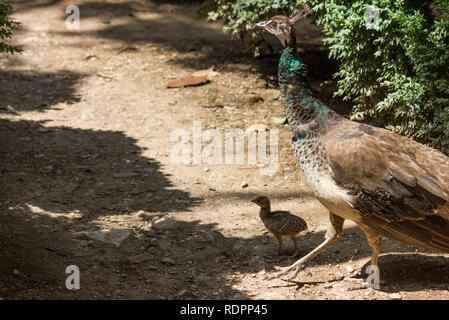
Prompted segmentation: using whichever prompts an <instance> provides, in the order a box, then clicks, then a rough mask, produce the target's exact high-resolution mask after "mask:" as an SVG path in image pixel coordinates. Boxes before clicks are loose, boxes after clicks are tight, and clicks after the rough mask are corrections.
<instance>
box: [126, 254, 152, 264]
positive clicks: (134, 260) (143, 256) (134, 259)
mask: <svg viewBox="0 0 449 320" xmlns="http://www.w3.org/2000/svg"><path fill="white" fill-rule="evenodd" d="M151 258H153V255H151V254H149V253H142V254H138V255H135V256H130V257H128V258H126V259H127V260H128V261H129V262H131V263H142V262H145V261H148V260H150V259H151Z"/></svg>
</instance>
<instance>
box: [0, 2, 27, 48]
mask: <svg viewBox="0 0 449 320" xmlns="http://www.w3.org/2000/svg"><path fill="white" fill-rule="evenodd" d="M10 10H11V5H10V4H9V3H8V2H6V1H0V53H2V52H7V53H8V52H9V53H11V54H13V53H14V52H21V51H22V50H21V49H19V48H17V47H14V46H12V45H9V44H7V43H6V41H7V40H9V39H10V38H11V36H12V31H13V30H14V29H15V28H17V26H18V25H19V23H18V22H15V21H11V20H10V19H9V16H8V14H9V12H10Z"/></svg>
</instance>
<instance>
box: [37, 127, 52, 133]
mask: <svg viewBox="0 0 449 320" xmlns="http://www.w3.org/2000/svg"><path fill="white" fill-rule="evenodd" d="M39 131H40V132H42V133H46V132H49V131H50V129H48V128H45V127H40V128H39Z"/></svg>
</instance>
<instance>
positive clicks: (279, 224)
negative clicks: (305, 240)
mask: <svg viewBox="0 0 449 320" xmlns="http://www.w3.org/2000/svg"><path fill="white" fill-rule="evenodd" d="M251 202H254V203H255V204H257V205H258V206H259V207H260V212H259V216H260V219H261V220H262V222H263V224H264V225H265V227H266V228H267V229H268V231H270V232H271V233H272V234H273V235H274V237H275V238H276V240H277V241H278V254H279V255H280V254H281V250H282V244H283V237H289V238H290V239H292V241H293V243H294V244H295V253H294V254H293V255H292V257H295V256H296V255H298V253H299V248H298V244H297V242H296V235H298V234H299V233H301V232H302V231H305V230H307V223H306V222H305V221H304V220H303V219H301V218H300V217H297V216H295V215H292V214H291V213H290V212H288V211H271V205H270V200H269V199H268V198H267V197H265V196H260V197H257V198H256V199H254V200H251Z"/></svg>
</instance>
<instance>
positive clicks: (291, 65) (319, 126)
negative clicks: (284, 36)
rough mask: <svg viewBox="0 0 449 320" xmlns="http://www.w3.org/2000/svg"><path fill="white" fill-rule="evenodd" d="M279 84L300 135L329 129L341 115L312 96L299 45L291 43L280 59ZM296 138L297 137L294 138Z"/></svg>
mask: <svg viewBox="0 0 449 320" xmlns="http://www.w3.org/2000/svg"><path fill="white" fill-rule="evenodd" d="M279 84H280V87H281V90H282V95H283V98H284V99H285V111H286V113H287V118H288V121H289V123H290V126H291V128H292V131H295V130H296V131H298V130H299V133H298V132H296V133H295V134H296V135H297V138H299V139H306V138H307V137H312V136H316V135H318V134H320V133H323V132H324V131H326V130H327V127H328V125H329V122H332V121H334V120H335V118H336V117H337V115H336V114H335V113H334V112H333V111H332V110H330V109H329V108H327V107H326V106H325V105H324V104H323V103H322V102H321V101H319V100H318V99H315V98H314V97H313V96H312V92H311V90H310V88H309V86H308V84H307V81H306V66H305V65H304V63H303V62H302V61H301V60H300V58H299V56H298V54H297V50H296V47H294V46H290V45H287V46H286V48H285V49H284V52H283V53H282V56H281V58H280V61H279ZM294 139H295V138H294Z"/></svg>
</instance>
